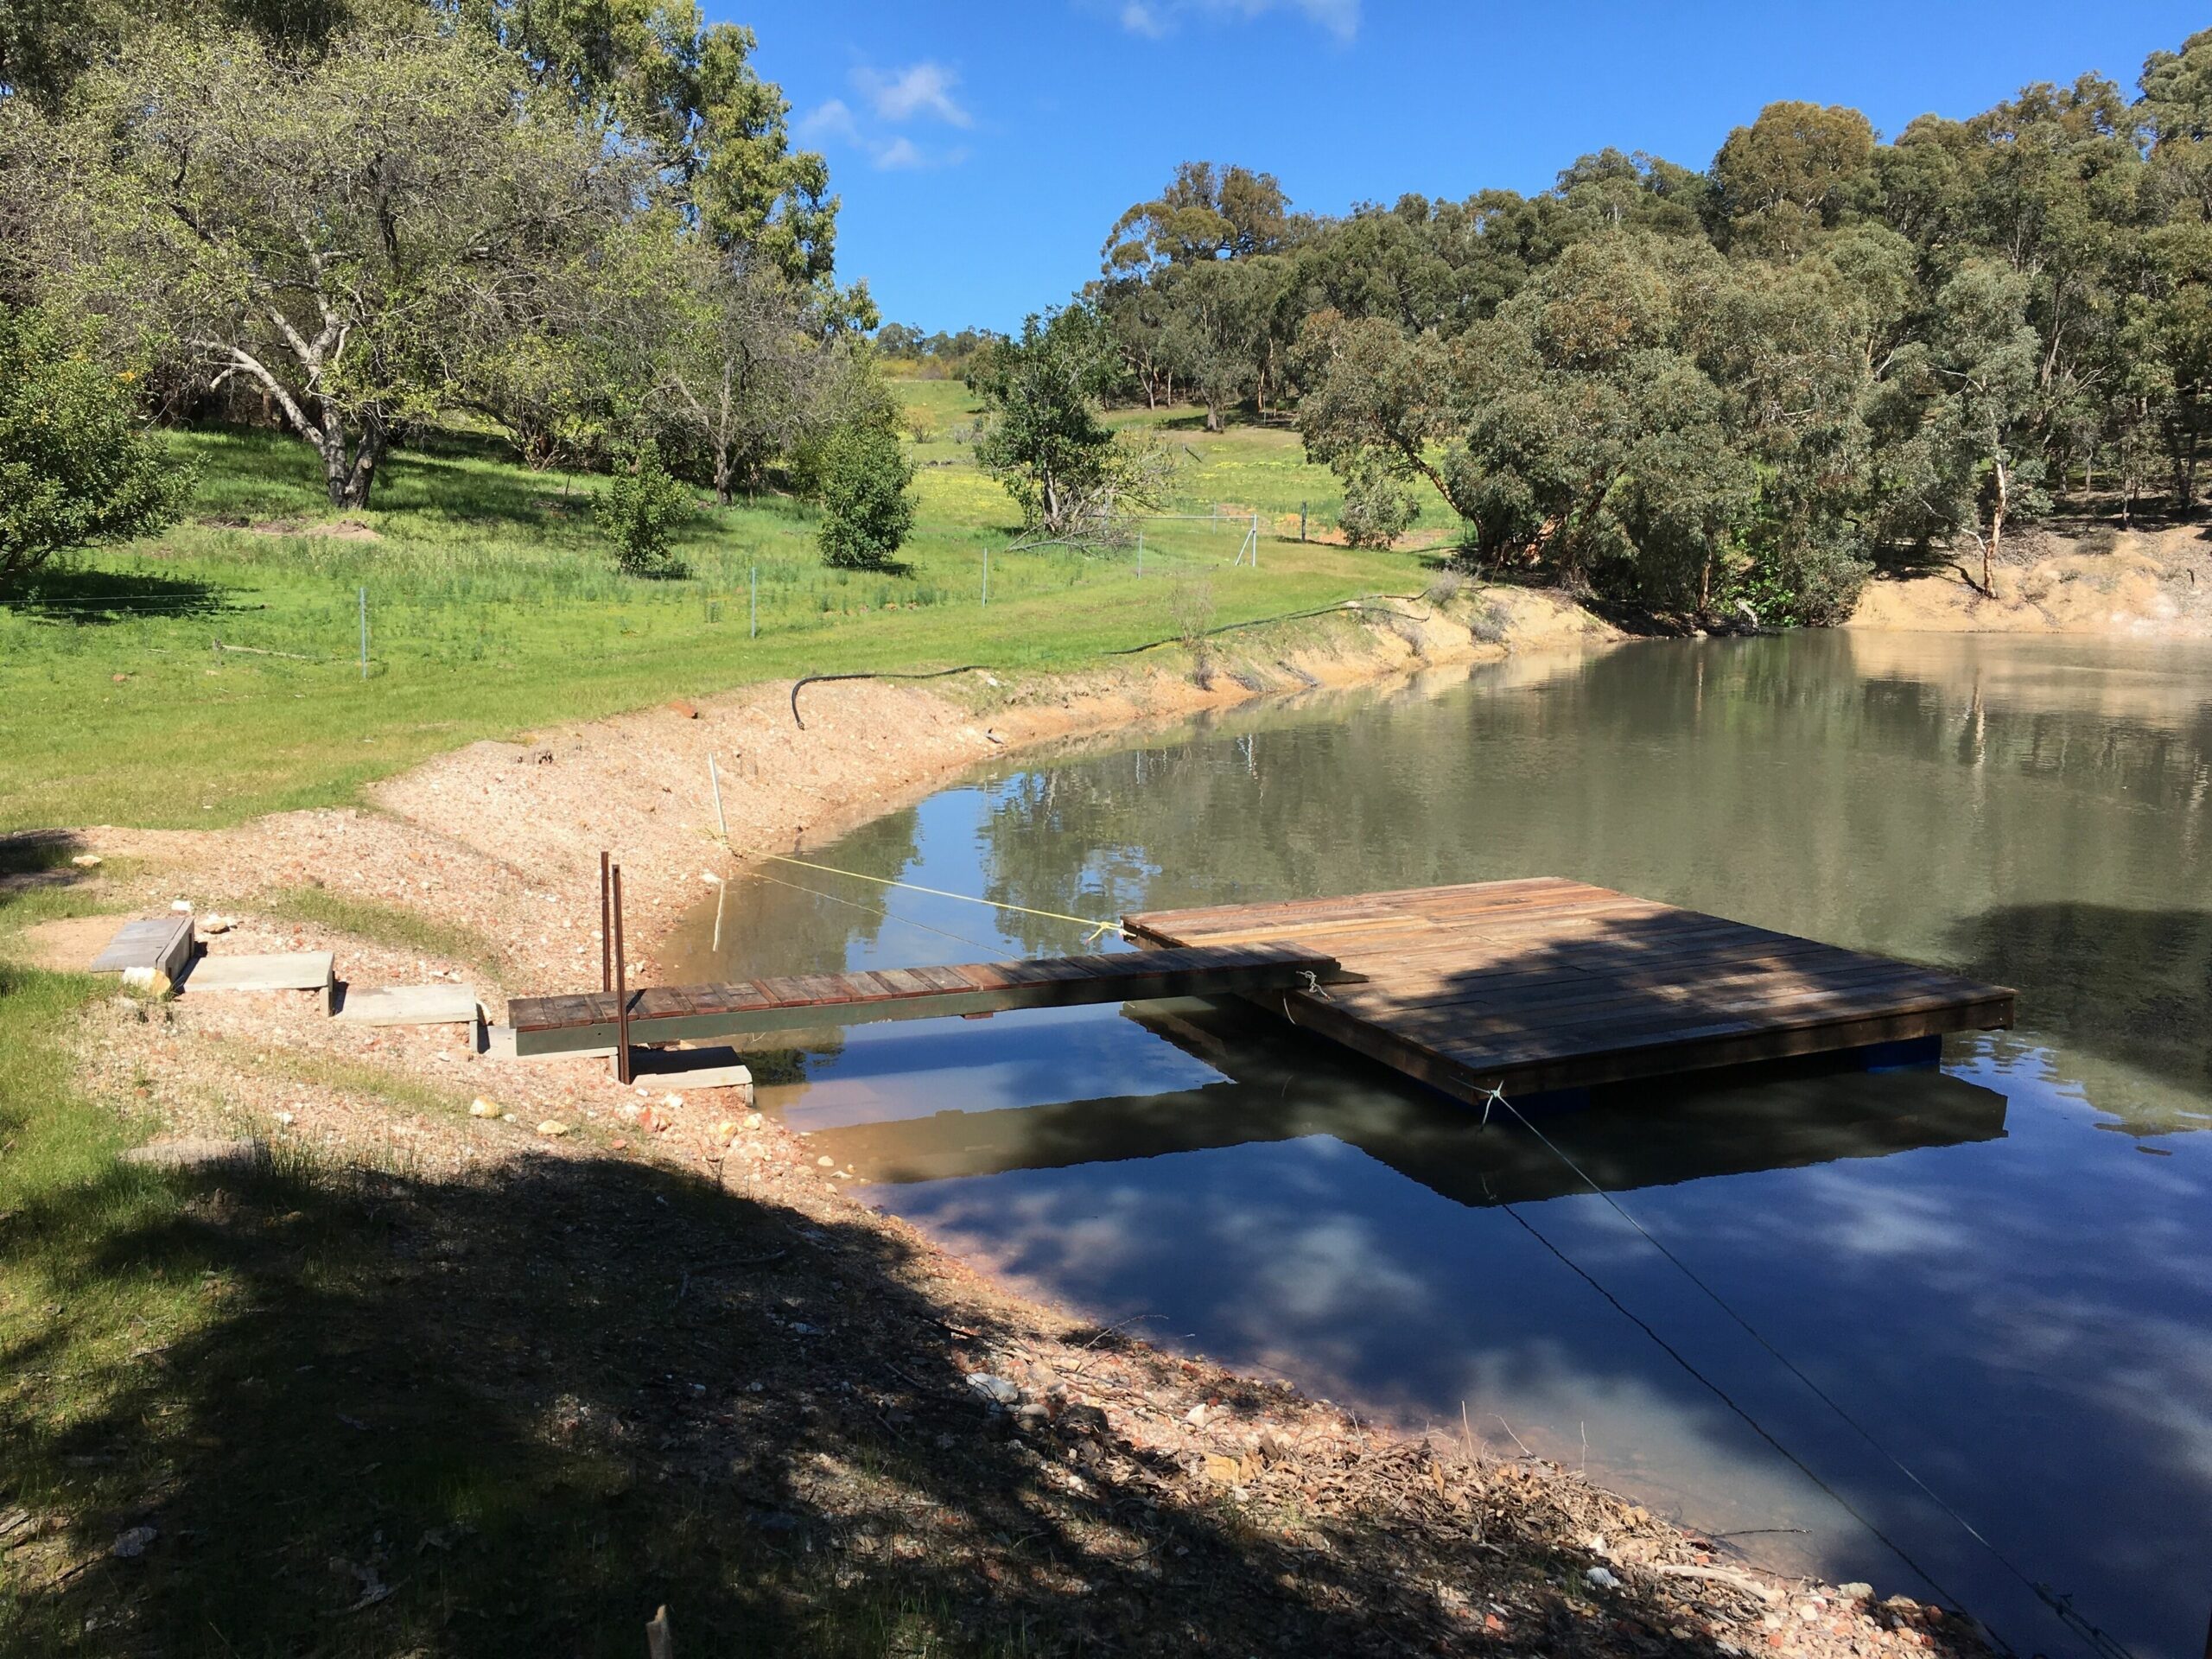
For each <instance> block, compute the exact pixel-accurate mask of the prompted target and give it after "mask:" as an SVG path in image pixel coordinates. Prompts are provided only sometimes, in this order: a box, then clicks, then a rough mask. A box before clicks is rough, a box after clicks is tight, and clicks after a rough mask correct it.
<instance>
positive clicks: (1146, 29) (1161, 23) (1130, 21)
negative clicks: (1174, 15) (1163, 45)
mask: <svg viewBox="0 0 2212 1659" xmlns="http://www.w3.org/2000/svg"><path fill="white" fill-rule="evenodd" d="M1122 28H1123V29H1128V31H1129V33H1130V34H1132V35H1143V36H1144V37H1145V38H1146V39H1147V40H1150V41H1156V40H1158V39H1160V37H1161V36H1162V35H1166V33H1167V23H1166V19H1164V18H1162V17H1161V16H1160V14H1159V13H1158V12H1156V11H1154V10H1153V9H1152V8H1151V7H1150V6H1147V5H1146V4H1144V3H1143V0H1129V3H1128V5H1126V6H1123V7H1122Z"/></svg>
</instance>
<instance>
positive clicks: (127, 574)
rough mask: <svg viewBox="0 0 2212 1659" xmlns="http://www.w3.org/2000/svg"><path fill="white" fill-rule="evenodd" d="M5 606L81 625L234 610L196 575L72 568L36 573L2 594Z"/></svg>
mask: <svg viewBox="0 0 2212 1659" xmlns="http://www.w3.org/2000/svg"><path fill="white" fill-rule="evenodd" d="M0 605H5V606H7V607H9V608H10V609H12V610H15V611H18V612H21V613H22V614H24V615H26V616H32V617H35V618H37V619H38V620H40V621H42V622H66V623H70V624H73V625H74V626H79V627H98V626H105V625H106V624H109V623H113V622H123V621H130V620H137V619H139V618H143V617H155V618H161V619H168V618H177V617H195V616H216V615H219V614H220V613H222V612H223V611H225V610H226V609H228V608H231V607H230V604H229V601H226V598H225V595H224V593H223V590H222V589H221V588H218V587H216V586H215V585H214V584H213V583H212V582H201V581H200V580H198V579H197V578H195V577H191V576H172V575H160V574H157V573H155V572H151V571H147V570H97V569H80V568H76V567H72V566H67V565H61V566H54V567H49V568H48V569H44V570H40V571H36V572H34V573H33V574H32V575H29V577H27V578H25V579H24V581H23V582H22V585H21V586H19V587H17V588H15V589H14V590H13V591H11V592H10V593H8V594H5V595H4V596H0Z"/></svg>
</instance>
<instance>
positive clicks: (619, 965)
mask: <svg viewBox="0 0 2212 1659" xmlns="http://www.w3.org/2000/svg"><path fill="white" fill-rule="evenodd" d="M613 888H614V1080H615V1081H616V1082H617V1083H620V1084H628V1082H629V1081H630V980H629V969H628V968H627V967H626V964H625V963H623V960H622V867H621V866H620V864H617V865H616V866H615V867H614V880H613Z"/></svg>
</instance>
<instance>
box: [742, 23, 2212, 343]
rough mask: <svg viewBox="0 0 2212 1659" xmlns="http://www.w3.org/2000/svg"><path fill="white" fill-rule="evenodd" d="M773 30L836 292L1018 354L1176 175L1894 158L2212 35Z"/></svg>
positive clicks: (1327, 188)
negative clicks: (1797, 103) (1800, 138)
mask: <svg viewBox="0 0 2212 1659" xmlns="http://www.w3.org/2000/svg"><path fill="white" fill-rule="evenodd" d="M706 3H707V5H708V9H709V16H711V17H713V18H715V19H717V20H726V21H731V22H743V23H747V24H750V25H751V26H752V27H753V29H755V30H756V31H757V32H758V34H759V35H760V58H759V60H758V61H759V64H760V70H761V72H762V73H764V74H766V76H768V77H769V78H770V79H773V80H777V81H779V82H780V83H781V84H782V86H783V87H784V90H785V93H786V94H787V95H788V96H789V97H790V99H791V104H792V118H793V121H794V124H795V125H796V126H797V127H798V130H799V133H800V136H801V139H802V142H804V143H805V144H806V145H807V146H808V147H810V148H813V149H821V150H823V152H824V153H825V154H827V156H829V163H830V174H831V179H832V181H833V183H834V186H835V188H836V190H837V192H838V194H840V195H841V196H842V198H843V200H844V209H843V213H842V215H841V218H840V220H839V226H838V234H837V267H838V272H839V275H840V276H841V277H844V278H846V279H847V280H849V279H851V278H853V277H867V278H868V283H869V286H870V287H871V289H873V290H874V294H875V296H876V299H877V301H878V302H879V303H880V306H881V307H882V309H883V313H884V315H885V317H886V318H887V320H896V321H902V322H912V323H915V324H918V325H919V326H921V327H925V328H957V327H961V326H963V324H968V323H980V324H984V325H987V326H990V327H1007V326H1008V325H1009V324H1012V323H1015V322H1018V321H1020V317H1021V316H1022V315H1023V314H1024V313H1025V312H1027V311H1031V310H1034V309H1037V308H1040V307H1042V306H1044V305H1047V304H1052V303H1056V302H1058V301H1060V300H1062V299H1065V297H1066V296H1067V295H1068V294H1069V293H1070V292H1071V291H1072V290H1073V289H1076V288H1077V287H1078V286H1080V285H1081V284H1082V283H1084V282H1085V281H1087V280H1088V279H1089V278H1090V277H1092V276H1094V275H1096V271H1097V268H1098V248H1099V245H1100V243H1101V242H1103V240H1104V238H1105V234H1106V231H1107V228H1108V226H1110V225H1111V224H1112V223H1113V221H1114V220H1115V219H1116V217H1117V216H1118V215H1119V214H1120V213H1121V212H1122V209H1123V208H1124V207H1128V205H1129V204H1130V203H1131V202H1133V201H1137V200H1142V199H1144V198H1146V197H1147V196H1149V195H1152V194H1155V193H1156V192H1157V191H1158V189H1159V188H1160V186H1161V185H1163V184H1165V183H1166V181H1167V180H1168V178H1169V177H1170V176H1171V175H1173V170H1174V167H1175V164H1176V162H1179V161H1183V160H1186V159H1193V160H1195V159H1205V160H1212V161H1219V162H1240V163H1242V164H1243V165H1245V166H1248V167H1252V168H1259V169H1262V170H1264V171H1268V172H1272V173H1274V174H1275V175H1276V176H1277V177H1279V178H1280V179H1281V181H1282V185H1283V188H1284V189H1285V190H1286V191H1287V193H1288V194H1289V195H1290V197H1291V200H1292V202H1293V204H1294V206H1296V207H1301V208H1306V209H1309V210H1313V211H1316V212H1323V213H1340V212H1342V211H1344V209H1345V208H1346V207H1349V206H1350V205H1351V204H1352V203H1353V202H1355V201H1358V200H1391V199H1393V198H1395V197H1396V196H1398V195H1400V194H1402V193H1404V192H1406V191H1408V190H1419V191H1422V192H1424V193H1426V194H1430V195H1433V196H1454V197H1456V196H1464V195H1466V194H1471V192H1473V191H1475V190H1478V189H1481V188H1484V187H1486V186H1491V185H1500V186H1504V187H1506V188H1512V189H1516V190H1522V191H1529V190H1536V189H1541V188H1543V187H1545V186H1546V185H1548V184H1549V183H1550V182H1551V180H1552V177H1553V175H1554V174H1555V173H1557V172H1558V170H1559V169H1560V168H1561V167H1563V166H1565V165H1566V164H1567V162H1571V161H1573V159H1574V157H1575V156H1578V155H1580V154H1582V153H1584V152H1586V151H1588V150H1593V149H1602V148H1603V147H1604V146H1605V145H1606V144H1609V143H1610V144H1615V145H1618V146H1619V147H1620V148H1621V149H1645V150H1649V151H1651V152H1653V153H1655V154H1657V155H1661V156H1666V157H1668V158H1669V160H1672V161H1676V162H1682V163H1684V164H1686V165H1689V166H1698V167H1701V166H1703V165H1704V164H1705V163H1706V162H1707V161H1709V160H1710V159H1711V158H1712V156H1713V151H1714V149H1717V148H1718V147H1719V143H1720V141H1721V139H1722V138H1724V137H1726V135H1727V132H1728V130H1729V129H1730V128H1731V127H1733V126H1736V125H1738V124H1742V123H1744V122H1746V121H1749V120H1750V119H1751V118H1752V117H1754V116H1755V115H1757V114H1758V110H1759V106H1760V105H1763V104H1765V103H1768V102H1770V101H1771V100H1773V99H1781V98H1803V99H1815V100H1817V101H1819V102H1821V103H1840V104H1850V105H1856V106H1857V107H1858V108H1859V109H1862V110H1864V111H1866V113H1867V115H1868V116H1870V117H1871V118H1872V120H1873V122H1874V124H1875V126H1876V128H1877V129H1878V130H1879V131H1881V132H1882V133H1883V134H1884V135H1885V136H1887V135H1890V134H1893V133H1895V132H1896V131H1897V130H1898V129H1899V128H1901V127H1902V126H1904V124H1905V123H1906V122H1908V121H1910V119H1911V118H1913V117H1914V116H1916V115H1918V114H1921V113H1923V111H1931V110H1932V111H1937V112H1940V113H1942V114H1945V115H1954V116H1960V115H1967V114H1970V113H1972V112H1973V111H1976V110H1980V109H1983V108H1986V106H1987V105H1990V104H1992V103H1993V102H1995V101H1997V100H1998V99H2000V98H2003V97H2005V96H2007V95H2009V94H2010V93H2011V92H2014V91H2015V90H2017V89H2018V87H2020V86H2024V85H2025V84H2026V83H2028V82H2030V81H2033V80H2061V81H2063V80H2070V79H2073V77H2074V76H2075V75H2076V74H2078V73H2082V71H2084V70H2088V69H2095V70H2099V71H2101V72H2102V73H2106V74H2108V75H2111V76H2113V78H2114V79H2118V80H2119V81H2120V83H2121V84H2122V85H2123V86H2127V87H2128V88H2129V89H2130V90H2131V91H2132V90H2133V86H2134V82H2135V78H2136V75H2137V74H2138V73H2139V72H2140V69H2141V67H2142V62H2143V59H2144V56H2145V54H2147V53H2149V52H2150V51H2152V50H2153V49H2154V48H2160V47H2173V46H2177V45H2179V43H2180V42H2181V41H2182V39H2183V37H2184V36H2185V35H2188V34H2189V33H2190V32H2191V31H2192V30H2193V29H2198V28H2202V27H2205V26H2206V25H2207V24H2208V23H2212V16H2207V15H2206V13H2205V9H2204V8H2203V7H2202V6H2201V5H2200V6H2197V7H2194V8H2192V7H2189V6H2183V5H2179V4H2167V3H2159V0H2145V3H2137V4H2111V3H2106V4H2095V3H2084V0H2074V3H2069V4H2053V3H2046V0H2012V3H2006V4H2002V5H1999V4H1988V3H1984V4H1972V5H1968V4H1945V3H1941V0H1923V3H1918V4H1912V3H1900V0H1881V3H1876V4H1860V5H1855V6H1848V7H1847V6H1839V5H1834V4H1830V5H1822V6H1811V5H1799V4H1791V3H1789V0H1776V3H1769V4H1764V5H1760V4H1710V5H1699V6H1667V5H1662V4H1651V3H1646V4H1642V5H1622V4H1578V5H1551V6H1546V5H1543V4H1541V3H1538V4H1535V5H1529V4H1517V5H1509V4H1498V3H1491V4H1484V5H1474V4H1457V3H1451V0H1029V3H1026V4H1024V3H969V4H951V3H941V0H904V3H899V4H896V5H892V4H881V3H878V4H867V3H861V0H769V3H761V4H753V5H751V6H749V7H748V8H747V10H729V9H728V6H727V0H706Z"/></svg>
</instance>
